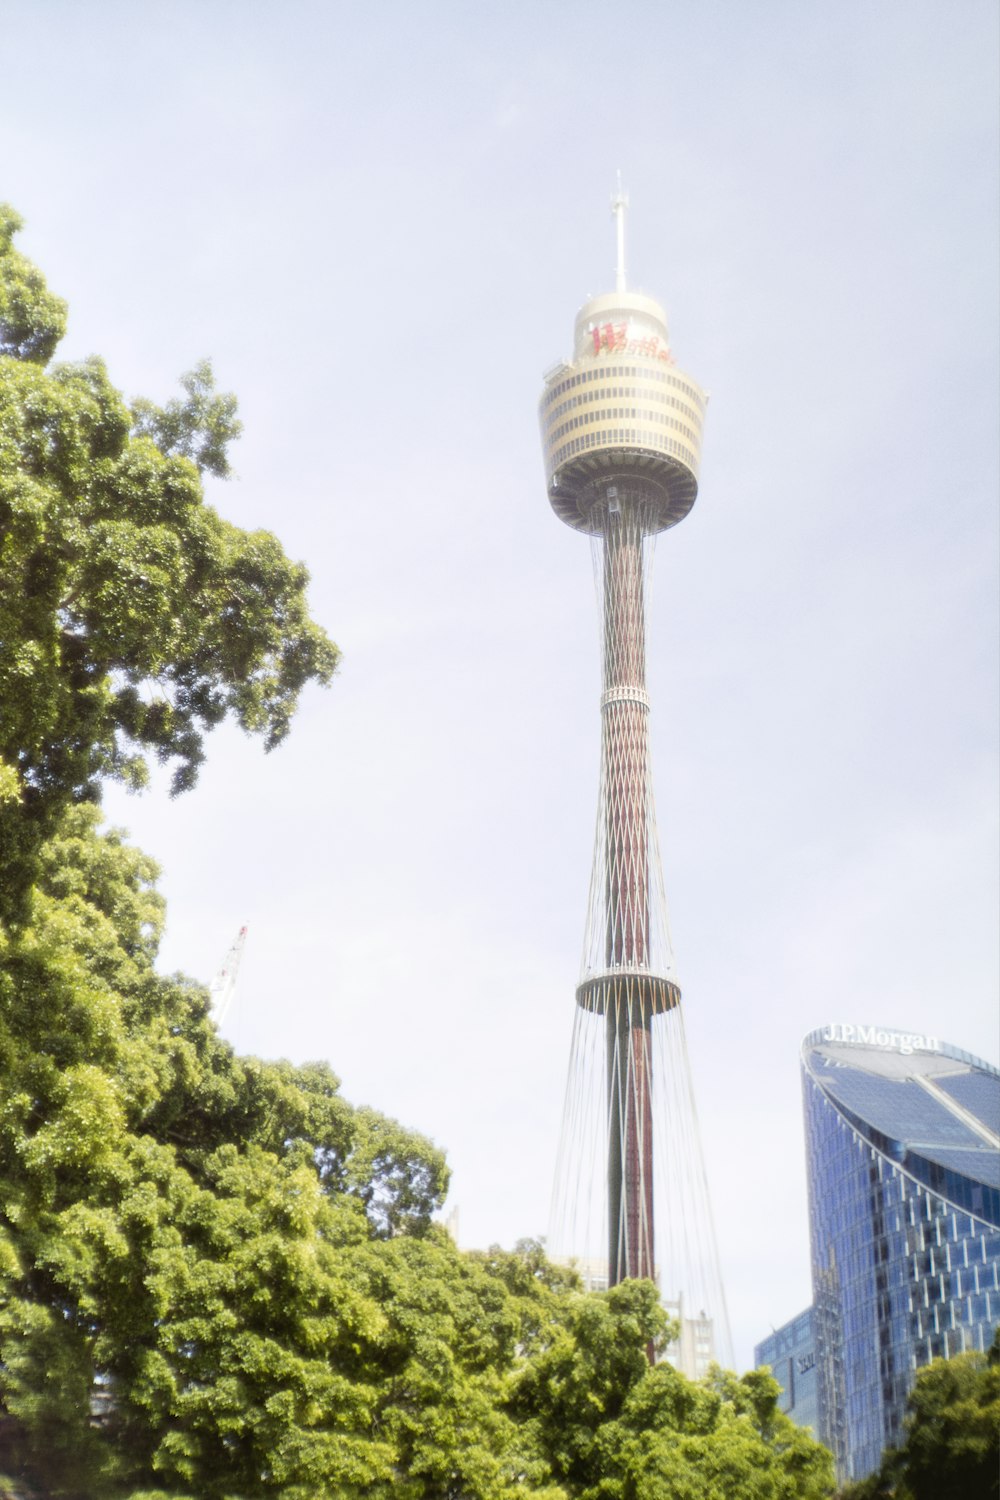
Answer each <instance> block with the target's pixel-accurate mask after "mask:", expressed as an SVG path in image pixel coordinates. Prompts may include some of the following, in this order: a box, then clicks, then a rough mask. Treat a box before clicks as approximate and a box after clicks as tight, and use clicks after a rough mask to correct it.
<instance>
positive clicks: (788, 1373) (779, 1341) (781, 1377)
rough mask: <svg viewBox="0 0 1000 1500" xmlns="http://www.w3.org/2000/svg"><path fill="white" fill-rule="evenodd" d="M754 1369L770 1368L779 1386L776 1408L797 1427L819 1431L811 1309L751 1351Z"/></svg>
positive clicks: (814, 1336) (814, 1341)
mask: <svg viewBox="0 0 1000 1500" xmlns="http://www.w3.org/2000/svg"><path fill="white" fill-rule="evenodd" d="M753 1362H754V1367H755V1368H756V1369H760V1367H761V1365H770V1367H771V1372H772V1374H773V1375H774V1378H775V1380H776V1381H777V1382H778V1384H779V1385H780V1386H781V1395H780V1396H779V1398H778V1406H779V1407H780V1408H781V1410H782V1411H783V1412H784V1413H785V1415H786V1416H787V1417H791V1419H792V1421H793V1422H795V1423H797V1424H798V1426H799V1427H809V1428H811V1429H812V1431H813V1433H816V1432H818V1431H819V1408H818V1406H817V1401H816V1326H815V1317H814V1314H813V1310H812V1308H811V1307H807V1308H806V1310H805V1312H801V1313H799V1315H798V1317H797V1318H792V1319H791V1321H790V1322H788V1323H785V1324H784V1326H783V1327H781V1328H778V1329H776V1330H775V1332H774V1333H772V1334H771V1335H770V1337H769V1338H766V1339H764V1340H763V1341H762V1342H761V1343H759V1344H758V1345H757V1346H756V1348H755V1349H754V1351H753Z"/></svg>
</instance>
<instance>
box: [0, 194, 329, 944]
mask: <svg viewBox="0 0 1000 1500" xmlns="http://www.w3.org/2000/svg"><path fill="white" fill-rule="evenodd" d="M20 223H21V221H20V219H19V218H18V216H17V215H16V214H15V213H14V212H13V211H12V210H11V209H9V208H7V207H2V206H0V577H2V579H3V590H2V594H0V704H2V707H3V713H2V719H0V887H2V889H3V892H4V896H3V898H2V900H3V903H4V904H3V905H2V906H0V916H2V915H3V913H4V911H6V913H7V914H8V915H10V914H11V913H17V911H18V910H19V907H18V902H19V900H20V899H21V897H22V895H23V892H24V891H25V889H26V888H27V885H28V884H29V883H30V879H31V874H32V869H33V863H32V862H33V859H34V856H35V855H36V853H37V850H38V848H39V847H40V845H41V843H42V842H43V841H44V839H45V838H46V837H47V836H48V835H49V834H50V833H51V832H52V831H53V829H54V828H55V826H56V822H57V820H58V815H59V813H60V811H61V810H62V808H63V807H65V806H67V805H68V804H70V803H73V802H78V801H85V800H94V799H95V798H96V797H97V795H98V787H99V783H100V780H101V778H102V777H107V776H111V777H118V778H121V779H123V780H125V781H127V782H128V783H130V784H131V785H134V786H138V785H142V784H143V782H144V781H145V779H146V776H147V761H148V757H149V756H153V757H155V758H156V759H157V760H159V761H161V762H164V763H169V764H171V765H172V766H173V768H174V770H173V785H174V790H175V791H183V790H184V789H186V788H188V787H190V786H191V785H192V784H193V782H194V780H195V777H196V775H197V771H198V767H199V765H200V763H201V761H202V759H203V754H204V750H203V740H204V735H205V733H206V731H208V730H209V729H211V728H212V727H213V726H215V725H216V724H218V723H219V722H220V721H221V720H222V719H223V718H224V717H225V716H226V715H227V714H231V715H233V716H234V717H235V718H236V720H237V721H238V722H239V723H240V724H241V725H242V727H243V728H244V729H246V730H247V731H248V732H250V733H253V734H259V735H261V736H262V738H263V740H264V744H265V746H266V748H268V749H270V748H272V747H273V746H274V745H276V744H278V743H279V742H280V741H281V740H282V739H283V738H284V736H285V734H286V733H287V730H288V727H289V723H290V719H291V715H292V713H293V711H294V708H295V705H296V702H297V700H298V695H299V693H300V691H301V689H302V688H303V686H304V685H305V684H306V683H307V682H309V681H318V682H322V683H325V682H328V681H329V680H330V677H331V676H332V674H333V672H334V670H335V667H336V664H337V650H336V648H335V647H334V646H333V645H332V643H331V642H330V641H329V640H328V639H327V637H326V635H325V634H324V633H323V631H322V630H321V629H320V628H319V627H318V626H317V625H315V624H314V623H313V622H312V620H311V619H310V618H309V614H308V610H307V607H306V586H307V583H308V575H307V573H306V570H305V569H304V568H303V567H302V566H301V565H299V564H295V563H291V562H289V560H288V559H287V558H286V557H285V555H284V553H283V552H282V550H281V547H280V546H279V544H278V542H277V541H276V540H275V539H274V537H273V536H271V535H269V534H268V533H267V532H251V533H248V532H244V531H241V530H240V529H239V528H238V527H235V526H232V525H230V524H229V523H228V522H226V521H224V520H223V519H222V518H221V517H220V516H219V515H218V514H217V512H216V511H215V510H213V509H212V508H211V507H210V506H209V505H207V504H206V503H205V498H204V493H203V489H202V480H201V470H202V469H206V470H207V471H209V472H210V473H213V474H226V473H228V468H229V466H228V458H227V452H226V449H227V444H228V442H229V441H230V440H231V439H232V438H234V437H236V436H237V435H238V433H239V430H240V427H239V422H238V420H237V418H236V403H235V400H234V398H233V397H232V396H228V395H221V394H217V393H216V392H215V390H214V387H213V382H212V374H211V369H210V367H209V366H208V364H207V363H202V364H200V365H199V366H198V367H197V368H196V369H195V370H194V371H193V372H192V374H190V375H188V376H185V377H184V380H183V382H182V383H183V386H184V392H185V397H184V400H183V401H174V402H171V403H169V404H168V405H167V406H166V407H165V408H164V409H163V410H160V409H158V408H156V407H154V406H152V405H151V404H150V403H149V402H147V401H139V402H137V403H136V404H135V406H134V407H133V408H132V409H131V410H130V409H129V408H128V406H127V405H126V403H125V402H124V401H123V399H122V397H121V396H120V394H119V393H118V391H116V390H115V388H114V387H113V385H112V384H111V382H110V380H109V379H108V375H107V373H106V371H105V368H104V366H103V364H102V363H101V361H100V360H99V359H96V358H94V359H89V360H87V361H85V362H84V363H82V364H75V365H52V364H50V363H49V362H50V360H51V358H52V355H53V353H54V351H55V348H56V346H57V344H58V341H59V339H60V337H61V335H62V332H63V329H64V326H65V306H64V304H63V303H62V302H61V301H60V300H59V299H58V298H56V297H53V296H52V295H51V294H50V293H49V292H48V290H47V288H46V286H45V282H44V279H43V278H42V276H41V275H40V273H39V272H38V271H37V270H36V269H35V268H34V267H32V266H31V265H30V264H29V263H28V262H27V261H26V260H25V258H24V257H23V256H22V255H21V254H20V253H19V252H18V251H17V249H16V248H15V247H14V244H13V238H14V235H15V233H16V231H17V230H18V229H19V228H20Z"/></svg>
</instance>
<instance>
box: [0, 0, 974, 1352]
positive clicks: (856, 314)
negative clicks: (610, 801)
mask: <svg viewBox="0 0 1000 1500" xmlns="http://www.w3.org/2000/svg"><path fill="white" fill-rule="evenodd" d="M997 56H998V12H997V7H996V4H995V0H958V3H955V0H951V3H946V0H938V3H934V4H926V3H920V0H864V3H856V0H838V3H837V4H835V5H833V4H828V5H819V4H816V5H809V4H802V3H799V0H787V3H782V0H758V3H755V4H745V3H741V0H726V3H712V0H697V3H695V0H691V3H669V0H659V3H652V0H650V3H638V0H619V3H618V4H616V5H615V6H613V7H612V6H605V5H596V4H590V3H586V0H583V3H579V0H578V3H574V4H572V5H571V4H569V3H565V0H564V3H550V4H534V5H526V4H506V5H503V6H501V5H497V4H471V3H469V4H449V3H444V0H441V3H423V4H422V3H419V0H417V3H414V0H408V3H395V0H388V3H381V4H367V5H364V4H337V3H326V4H321V3H310V0H283V3H282V4H280V5H279V4H277V3H274V4H264V3H252V0H243V3H227V0H197V3H188V0H174V3H169V4H166V3H165V4H157V3H150V0H144V3H142V4H138V5H137V4H135V3H134V0H128V3H122V4H113V3H97V0H72V3H65V4H60V3H56V0H31V3H27V0H24V3H9V0H0V57H2V60H3V79H4V82H3V91H2V97H0V197H6V198H7V199H9V200H10V201H11V202H12V203H13V204H14V205H15V207H17V208H18V209H19V210H20V212H21V213H22V214H23V215H24V216H25V218H26V219H27V221H28V225H27V229H26V231H25V233H24V234H23V236H22V237H21V241H20V243H21V246H22V248H23V249H24V250H25V251H26V252H27V253H28V254H29V255H31V256H33V258H34V259H36V261H37V262H38V263H39V264H40V265H41V267H42V268H43V270H44V271H45V273H46V275H47V276H48V278H49V281H50V284H51V285H52V286H53V287H54V288H55V289H56V290H57V291H58V292H60V293H61V294H62V295H64V296H65V297H67V298H68V300H69V303H70V309H71V321H70V331H69V335H68V337H67V339H66V342H65V344H64V346H63V355H64V357H69V358H76V357H82V356H84V355H87V354H90V353H92V352H97V353H101V354H102V355H103V356H104V357H105V358H106V360H107V362H108V365H109V368H110V371H111V375H112V377H113V379H114V380H115V381H116V383H117V384H118V385H120V386H121V388H122V389H123V390H124V391H125V392H126V393H127V394H129V395H136V394H139V393H142V394H145V395H148V396H151V397H153V398H154V399H157V400H166V399H167V398H168V397H169V396H171V395H172V394H173V393H174V389H175V384H174V382H175V380H176V377H177V376H178V375H179V374H180V373H181V372H182V371H183V370H186V369H189V368H190V367H191V366H192V365H193V364H194V363H195V361H196V360H198V359H199V358H200V357H202V356H203V355H210V356H211V357H212V358H213V359H214V362H215V367H216V373H217V376H218V379H219V382H220V384H221V385H222V386H223V387H224V388H226V389H232V390H235V391H236V392H237V394H238V396H239V399H240V403H241V410H242V415H243V418H244V420H245V423H246V435H245V437H244V439H243V441H242V442H241V443H240V444H239V446H238V448H237V449H236V450H235V453H234V460H235V467H236V469H237V471H238V474H239V478H238V480H237V481H235V482H232V483H230V484H228V485H223V484H221V483H214V482H213V483H212V484H211V486H210V498H211V500H212V502H213V503H214V504H216V505H218V507H219V508H220V509H221V510H222V512H223V513H224V514H225V515H226V516H227V517H229V518H230V519H231V520H233V521H235V522H237V523H239V524H240V525H243V526H248V527H257V526H263V527H267V528H269V529H273V530H275V531H276V532H277V533H278V535H279V536H280V537H281V539H282V541H283V542H284V544H285V547H286V549H287V550H288V551H289V552H290V554H291V555H292V556H294V557H296V558H301V559H303V560H304V561H305V562H306V563H307V564H308V566H309V568H310V571H311V574H312V579H313V583H312V590H311V599H312V605H313V610H314V613H315V615H316V616H317V618H318V619H319V620H320V621H322V622H323V624H324V625H325V626H326V627H327V628H328V630H329V631H330V633H331V635H332V636H333V637H334V639H336V640H337V642H338V643H339V645H340V646H341V647H342V649H343V652H344V660H343V666H342V670H341V673H340V675H339V676H338V678H337V680H336V681H335V683H334V685H333V687H332V688H331V690H330V691H329V692H327V693H322V692H320V691H318V690H316V691H313V692H310V693H309V694H307V696H306V698H305V701H304V703H303V706H302V711H301V713H300V716H299V719H298V721H297V724H296V726H295V729H294V731H293V734H292V737H291V739H290V740H289V742H288V743H287V745H286V746H284V747H283V748H282V749H281V750H279V751H278V752H276V753H275V754H273V755H272V756H270V757H264V756H263V755H262V754H261V752H260V749H259V747H258V746H257V744H256V743H254V742H250V741H246V740H244V739H243V738H242V737H241V736H240V735H239V734H237V733H236V732H230V731H223V732H220V733H218V734H217V735H216V736H215V738H214V742H213V743H212V744H211V746H210V751H209V761H208V765H207V767H206V769H205V771H204V773H203V775H202V778H201V781H200V783H199V786H198V789H197V790H196V791H195V792H194V793H192V794H190V795H188V796H186V797H184V798H182V799H180V800H179V801H177V802H176V803H171V802H169V800H168V799H167V797H166V795H165V791H164V789H163V787H162V785H160V786H158V787H157V788H156V789H155V790H154V791H153V792H152V793H150V794H147V795H146V796H145V797H144V798H141V799H128V798H125V797H124V796H121V795H111V796H109V797H108V807H109V811H110V813H111V816H112V817H113V818H114V819H115V821H117V822H119V823H124V824H125V825H126V826H127V827H129V828H130V829H131V831H132V833H133V835H134V837H135V838H136V839H137V840H138V841H139V842H140V843H141V844H142V845H143V846H144V847H145V848H147V849H148V850H149V851H150V852H151V853H152V854H154V855H155V856H156V857H157V858H158V859H159V860H160V861H161V863H162V866H163V888H164V890H165V892H166V894H167V897H168V899H169V903H170V920H169V930H168V935H167V940H166V943H165V945H164V949H163V955H162V959H163V967H164V968H166V969H174V968H179V969H182V970H184V971H186V972H187V973H190V974H194V975H197V976H199V977H201V978H203V979H205V980H208V979H209V978H210V977H211V975H212V973H213V972H214V971H215V970H216V969H217V968H218V966H219V965H220V964H221V962H222V960H223V957H224V955H225V953H226V950H227V948H228V946H229V943H230V942H231V940H232V938H233V936H234V935H235V932H236V930H237V928H238V927H239V926H240V924H241V923H244V922H246V923H248V924H249V927H250V935H249V939H248V943H247V948H246V955H245V959H244V965H243V972H242V975H241V979H240V986H239V991H238V995H237V999H236V1001H235V1003H234V1006H233V1009H232V1011H231V1014H230V1018H229V1020H228V1021H227V1024H226V1028H225V1029H226V1033H227V1035H229V1036H230V1037H231V1039H232V1040H233V1042H234V1043H235V1044H236V1045H237V1046H238V1047H239V1048H240V1049H242V1050H245V1051H253V1052H257V1053H260V1054H261V1055H264V1056H269V1057H273V1056H279V1055H286V1056H290V1057H292V1058H293V1059H296V1060H303V1059H306V1058H316V1057H318V1058H326V1059H328V1060H329V1061H330V1063H331V1064H332V1066H333V1067H334V1069H335V1070H336V1071H337V1072H338V1074H339V1075H340V1076H341V1078H342V1080H343V1087H344V1092H345V1094H346V1095H347V1097H348V1098H350V1099H352V1100H354V1101H357V1102H366V1103H370V1104H373V1105H376V1106H378V1107H379V1108H382V1109H384V1110H386V1111H388V1112H390V1113H392V1114H394V1115H396V1116H398V1117H399V1118H400V1119H402V1120H403V1121H405V1122H406V1123H407V1124H409V1125H411V1126H414V1127H417V1128H419V1129H421V1130H424V1131H426V1132H427V1133H428V1134H429V1135H431V1136H433V1137H434V1139H435V1140H437V1141H438V1142H440V1143H441V1144H442V1145H443V1146H445V1147H446V1148H447V1150H448V1153H449V1157H450V1160H451V1163H452V1166H453V1169H454V1179H453V1192H452V1197H451V1200H450V1201H451V1203H453V1204H458V1205H459V1208H460V1214H461V1239H462V1242H463V1243H464V1244H467V1245H470V1246H471V1245H485V1244H488V1243H489V1242H490V1241H492V1240H499V1241H501V1242H503V1243H506V1244H510V1243H512V1242H513V1241H514V1240H515V1239H516V1238H518V1237H519V1236H522V1235H536V1234H543V1233H544V1232H545V1229H546V1223H547V1217H548V1198H549V1192H550V1186H551V1176H552V1168H553V1164H554V1158H555V1149H556V1137H557V1131H558V1123H559V1116H560V1110H561V1106H562V1089H563V1081H564V1076H565V1069H566V1063H567V1058H568V1049H569V1040H570V1031H571V1026H572V1019H573V1017H572V1007H573V990H574V985H575V980H576V974H577V968H578V963H579V955H580V945H581V941H582V937H583V922H584V911H585V902H586V892H587V880H588V875H589V867H590V857H591V844H592V835H593V819H594V813H595V806H596V795H597V768H598V749H599V744H598V731H599V725H598V707H597V700H598V693H599V665H598V639H597V628H596V615H595V606H594V595H593V586H592V577H591V563H590V555H589V547H588V544H587V542H586V540H585V539H584V538H582V537H580V536H578V535H576V534H575V533H573V532H571V531H569V530H568V529H567V528H565V527H564V526H562V525H561V524H560V523H559V522H558V521H557V520H556V519H555V518H554V516H553V515H552V513H551V511H550V508H549V505H548V502H547V500H546V496H545V488H544V478H543V473H542V465H541V458H540V450H539V442H538V431H537V421H536V403H537V399H538V396H539V394H540V391H541V376H542V372H543V371H544V370H545V369H547V368H548V367H549V366H550V365H551V364H553V363H554V362H555V361H556V360H557V359H559V358H560V357H562V356H564V355H566V354H568V352H569V350H570V347H571V336H572V325H573V317H574V314H575V312H576V310H577V308H578V306H579V305H580V303H581V302H582V301H583V300H584V298H585V297H586V296H587V295H588V294H589V293H597V292H600V291H604V290H610V289H611V286H612V284H613V269H614V228H613V223H612V220H611V217H610V214H609V209H608V200H609V193H610V191H611V189H612V186H613V183H614V174H615V170H616V168H618V167H620V168H621V169H622V172H623V176H624V179H625V182H626V184H627V186H628V188H629V191H630V195H631V205H632V207H631V212H630V217H629V228H628V236H629V253H628V260H629V271H630V277H631V284H633V285H637V286H641V287H643V288H644V289H647V290H649V291H651V292H652V293H653V294H654V295H656V296H658V297H660V298H661V300H662V301H663V302H664V303H665V305H666V307H667V311H668V315H669V317H670V323H671V333H672V341H673V347H674V352H675V354H676V357H677V360H678V362H679V364H680V365H681V367H682V368H683V369H685V370H687V371H689V372H690V373H691V374H692V375H693V376H694V377H695V378H696V379H697V380H698V381H699V382H700V383H701V384H702V385H703V386H705V387H707V388H708V389H709V390H710V391H711V393H712V399H711V403H710V407H709V414H708V420H707V425H706V433H705V462H704V467H703V472H702V484H701V493H700V496H699V500H698V503H697V505H696V507H695V509H694V511H693V512H692V514H691V516H690V517H689V518H688V519H687V520H686V521H685V522H684V523H683V525H681V526H680V527H678V528H677V529H676V530H674V531H672V532H670V533H668V534H667V535H666V536H665V537H664V538H662V539H661V542H660V544H659V546H658V548H657V557H656V562H655V590H654V601H653V639H652V661H651V670H650V684H649V685H650V690H651V694H652V700H653V721H652V722H653V745H654V762H655V776H656V794H657V806H658V811H659V816H660V837H661V847H662V850H663V857H664V865H665V871H666V879H667V889H668V895H669V899H670V905H671V915H672V924H673V935H674V945H675V949H676V953H677V959H678V965H679V969H680V975H681V981H682V984H683V988H684V994H685V1004H686V1008H687V1017H688V1034H689V1039H690V1046H691V1054H692V1066H693V1071H694V1077H695V1086H696V1090H697V1097H698V1105H699V1112H700V1116H701V1121H702V1128H703V1135H704V1142H705V1151H706V1158H707V1164H708V1171H709V1177H710V1183H711V1188H712V1192H713V1197H714V1201H715V1211H716V1219H717V1223H718V1228H719V1234H720V1239H721V1252H722V1262H723V1270H724V1274H725V1277H726V1283H727V1291H728V1297H729V1304H730V1311H731V1316H732V1321H733V1325H734V1334H735V1337H736V1345H737V1357H738V1360H739V1361H740V1362H741V1363H742V1364H746V1363H749V1361H750V1359H751V1351H752V1345H753V1343H754V1342H755V1340H757V1339H759V1338H761V1337H763V1336H764V1335H765V1334H766V1333H767V1332H768V1331H769V1329H770V1327H771V1325H772V1324H778V1323H780V1322H782V1321H783V1320H785V1319H786V1318H788V1317H790V1316H791V1315H793V1314H794V1313H796V1312H798V1311H799V1310H800V1309H801V1308H802V1307H803V1306H805V1305H806V1304H807V1303H808V1301H809V1300H810V1297H811V1292H810V1284H809V1268H808V1228H807V1220H806V1202H805V1173H804V1152H803V1140H802V1125H801V1109H800V1096H799V1075H798V1049H799V1044H800V1041H801V1039H802V1037H803V1035H804V1034H805V1033H806V1032H807V1031H809V1030H810V1029H812V1028H813V1027H815V1026H818V1025H822V1024H823V1023H825V1022H827V1021H829V1020H835V1019H839V1020H857V1021H862V1022H877V1023H879V1024H882V1025H890V1026H896V1027H903V1028H906V1029H909V1030H916V1031H932V1032H936V1033H938V1034H939V1035H941V1036H942V1037H943V1038H944V1039H946V1040H948V1041H951V1042H954V1043H955V1044H957V1045H959V1046H961V1047H965V1048H967V1049H968V1050H970V1051H972V1052H974V1053H977V1054H979V1055H984V1056H987V1057H989V1058H991V1059H994V1060H995V1058H996V1053H997V951H996V910H997V905H998V892H997V858H996V852H997V838H998V835H997V787H996V740H997V735H996V728H997V649H996V636H997V632H996V597H997V579H996V558H997V535H996V530H997V528H996V498H997V451H998V434H997V381H998V372H997V342H998V335H997V327H998V319H997V273H996V265H997V254H998V232H997V181H998V163H997V140H998V118H997V112H998V107H997V98H998V78H997Z"/></svg>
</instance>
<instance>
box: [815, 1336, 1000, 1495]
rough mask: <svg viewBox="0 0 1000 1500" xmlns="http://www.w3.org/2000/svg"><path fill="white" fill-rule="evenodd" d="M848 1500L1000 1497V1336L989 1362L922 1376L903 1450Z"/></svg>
mask: <svg viewBox="0 0 1000 1500" xmlns="http://www.w3.org/2000/svg"><path fill="white" fill-rule="evenodd" d="M842 1493H843V1500H880V1497H882V1496H890V1495H891V1496H895V1497H897V1500H941V1497H942V1496H950V1495H960V1496H961V1497H962V1500H997V1497H998V1495H1000V1328H998V1329H997V1332H996V1334H995V1335H994V1338H993V1344H992V1347H991V1348H990V1350H989V1352H988V1353H987V1354H975V1353H969V1354H957V1355H955V1356H954V1358H952V1359H935V1360H933V1361H932V1362H931V1363H930V1364H929V1365H925V1366H924V1368H923V1369H922V1370H918V1372H917V1378H916V1380H915V1382H914V1386H913V1390H912V1391H911V1393H910V1398H909V1401H908V1403H907V1416H906V1423H905V1437H904V1441H903V1446H902V1447H901V1448H900V1449H898V1450H896V1451H890V1452H889V1453H887V1454H886V1455H885V1458H884V1459H883V1462H882V1467H881V1468H880V1469H879V1471H878V1473H877V1474H873V1475H871V1476H870V1477H869V1478H868V1479H865V1480H862V1481H861V1482H860V1483H858V1484H855V1485H849V1486H848V1487H847V1489H845V1490H844V1491H843V1492H842Z"/></svg>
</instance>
